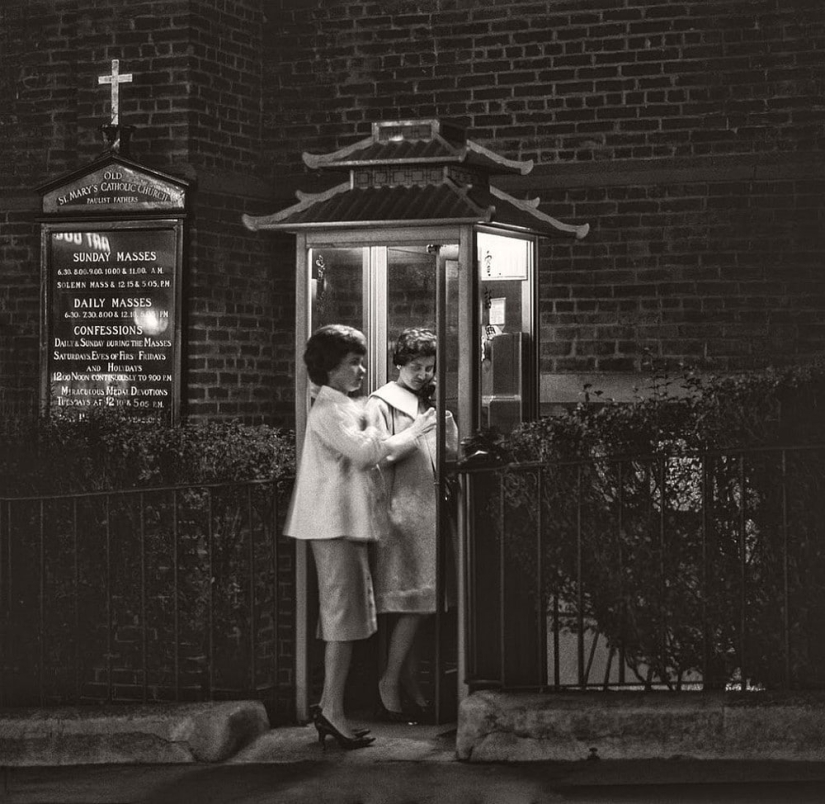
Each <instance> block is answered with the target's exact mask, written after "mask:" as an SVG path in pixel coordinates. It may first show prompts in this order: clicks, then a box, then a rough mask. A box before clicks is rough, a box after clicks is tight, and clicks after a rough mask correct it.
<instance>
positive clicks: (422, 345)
mask: <svg viewBox="0 0 825 804" xmlns="http://www.w3.org/2000/svg"><path fill="white" fill-rule="evenodd" d="M436 351H437V350H436V339H435V333H434V332H433V331H432V330H431V329H420V328H419V327H410V328H409V329H405V330H404V331H403V332H402V333H401V335H399V336H398V342H397V343H396V344H395V351H394V352H393V355H392V363H393V365H394V366H406V365H407V363H409V362H410V361H411V360H415V359H416V358H417V357H435V355H436Z"/></svg>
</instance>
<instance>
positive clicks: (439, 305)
mask: <svg viewBox="0 0 825 804" xmlns="http://www.w3.org/2000/svg"><path fill="white" fill-rule="evenodd" d="M307 270H308V286H307V292H308V296H309V298H308V302H309V303H308V308H309V320H308V322H307V323H308V333H311V332H313V331H315V330H316V329H317V328H318V327H321V326H325V325H328V324H346V325H349V326H352V327H355V328H356V329H359V330H361V331H362V332H363V333H364V335H365V336H366V339H367V356H366V360H365V363H366V367H367V376H366V378H365V381H364V383H363V385H362V388H361V391H360V393H361V394H362V395H369V394H370V393H371V392H372V391H374V390H375V389H377V388H379V387H381V386H382V385H384V384H385V383H387V382H389V381H391V380H394V379H396V378H397V371H396V369H395V366H394V364H393V359H392V358H393V351H394V346H395V343H396V341H397V339H398V336H399V335H400V334H401V332H403V331H404V330H405V329H406V328H408V327H419V328H424V329H430V330H432V331H433V332H435V333H436V334H437V336H438V359H437V374H436V377H437V388H438V390H437V393H436V398H435V402H436V406H437V407H438V409H439V413H440V414H441V416H442V417H443V415H444V413H445V411H447V410H449V411H450V412H451V413H452V415H453V417H454V419H455V421H456V422H458V420H459V411H458V371H459V362H460V360H461V354H460V351H459V337H458V304H457V299H458V280H459V269H458V246H457V245H454V246H449V245H448V246H433V245H429V244H426V243H414V244H399V245H380V246H374V245H369V246H361V245H357V246H339V245H335V246H316V247H312V248H309V249H308V251H307ZM448 446H449V445H447V444H446V443H445V431H444V428H443V427H439V429H438V450H437V455H438V461H437V464H438V465H437V467H436V476H435V478H434V482H435V483H436V487H437V499H442V500H443V499H444V497H445V495H444V494H443V486H444V480H443V476H442V475H443V473H442V468H443V463H444V461H445V460H450V459H454V458H455V455H454V453H453V452H451V450H450V449H448ZM438 522H439V527H438V533H437V537H436V548H435V549H436V550H437V551H438V560H437V566H438V567H439V573H438V582H437V595H436V596H437V599H438V600H439V606H438V611H437V612H436V615H435V616H434V617H429V618H427V621H426V622H425V625H424V626H423V627H422V632H421V633H420V635H419V648H420V655H421V660H422V661H421V676H422V680H423V681H424V684H425V686H426V688H427V691H428V694H429V695H431V696H432V698H433V700H434V702H435V703H436V708H437V713H438V716H439V719H440V720H441V721H445V720H450V719H453V718H454V716H455V707H456V704H457V701H456V690H455V687H456V683H457V675H456V661H457V659H456V638H455V631H456V625H455V602H456V590H455V575H456V557H455V535H454V532H455V529H454V519H453V518H452V516H451V513H450V512H449V511H447V510H444V511H442V512H441V515H440V516H439V517H438ZM311 574H312V573H309V575H311ZM307 582H308V585H309V586H311V587H312V589H313V590H314V578H311V577H308V578H307ZM308 591H310V590H308ZM314 594H316V595H317V592H316V593H314ZM310 597H311V598H312V597H314V595H313V594H312V591H310ZM308 602H309V605H310V609H309V611H308V613H309V616H310V619H311V618H312V617H314V616H315V614H316V612H315V605H314V604H313V603H312V602H310V601H308ZM381 619H384V618H381ZM386 631H387V628H386V626H385V625H383V624H382V626H381V628H380V631H379V636H378V639H377V640H374V642H375V643H376V644H374V645H373V646H372V647H371V648H367V649H366V650H365V651H361V653H362V661H361V662H360V664H359V662H358V661H357V654H356V662H355V663H354V666H353V671H352V672H351V676H355V677H354V678H352V679H351V682H352V683H351V685H350V686H352V687H353V688H354V689H353V690H352V692H351V698H352V704H353V707H354V708H356V709H357V708H360V707H363V706H367V705H368V704H369V703H370V702H374V695H375V692H374V691H375V684H376V683H377V675H376V674H377V672H378V666H379V665H380V664H381V662H382V658H381V654H382V652H383V651H384V650H385V647H386V646H385V644H384V642H385V640H386V637H387V633H386ZM313 633H314V623H313V622H308V623H307V634H308V635H311V634H313ZM309 641H310V642H311V641H312V640H311V639H310V640H309ZM307 648H308V654H309V667H308V670H309V672H310V679H309V684H310V686H311V687H312V688H317V686H318V684H319V682H320V679H321V669H322V662H321V652H320V650H319V646H318V645H315V646H314V647H313V646H311V645H308V646H307ZM299 649H300V648H299ZM364 657H366V658H364ZM373 676H374V677H373ZM313 693H314V690H313V691H310V692H309V697H310V698H312V696H313ZM370 696H371V697H370Z"/></svg>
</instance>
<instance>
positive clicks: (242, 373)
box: [0, 0, 294, 425]
mask: <svg viewBox="0 0 825 804" xmlns="http://www.w3.org/2000/svg"><path fill="white" fill-rule="evenodd" d="M263 5H264V4H262V3H261V2H260V0H233V1H232V2H227V3H223V4H221V6H220V8H219V9H218V8H216V7H215V4H214V3H212V2H207V0H197V1H196V2H192V1H191V0H144V1H143V2H140V1H139V0H138V2H126V1H125V0H96V2H84V3H77V2H58V1H57V0H51V2H23V1H22V0H9V2H7V3H4V4H3V7H2V9H0V108H2V109H3V112H2V117H0V149H2V153H3V156H4V158H3V159H0V193H2V197H3V204H2V208H0V226H2V231H3V235H4V236H3V238H2V240H0V260H2V265H3V271H2V273H0V388H2V389H3V393H2V394H0V405H2V411H4V412H6V413H9V412H12V413H14V412H18V411H20V410H22V409H27V408H28V409H31V407H33V406H34V405H36V402H37V399H38V393H39V390H38V384H39V370H38V363H39V353H38V344H39V309H40V296H39V287H40V244H39V226H38V224H37V222H36V217H37V215H38V212H39V201H40V199H39V196H38V195H37V193H36V192H35V189H36V188H37V187H38V186H39V185H40V184H42V183H44V182H46V181H49V180H53V179H55V178H58V177H59V176H61V175H63V174H65V173H68V172H70V171H73V170H76V169H78V168H79V167H82V166H83V165H85V164H87V163H89V162H90V161H92V160H93V159H95V158H96V157H98V156H99V155H100V154H101V153H102V152H103V148H104V145H103V141H102V139H101V137H100V134H99V130H98V129H99V126H100V124H101V123H102V122H104V121H107V120H108V116H109V94H108V92H107V91H106V89H105V88H103V87H100V86H98V84H97V76H98V75H102V74H105V73H107V72H108V70H109V65H110V60H111V59H112V58H119V59H120V62H121V72H131V73H132V74H133V76H134V79H133V82H132V83H130V84H125V85H123V86H122V87H121V122H122V123H124V124H128V125H132V126H134V127H135V131H134V134H133V136H132V144H131V153H130V156H131V158H133V159H135V160H136V161H138V162H141V163H142V164H145V165H147V166H148V167H150V168H156V169H158V170H161V171H165V172H169V173H171V174H173V175H179V176H182V177H184V178H186V179H188V180H190V181H191V182H192V189H191V190H190V200H191V202H192V203H191V210H190V216H189V220H188V222H187V226H188V237H187V244H186V257H185V269H184V297H183V298H184V310H185V314H184V327H185V329H184V333H183V342H184V353H183V356H182V357H183V360H182V365H183V377H182V386H183V388H182V407H183V410H182V413H183V415H184V416H188V417H190V418H202V417H210V418H242V419H243V420H245V421H248V422H259V421H267V422H270V423H275V424H278V423H282V424H287V425H288V424H290V423H291V422H292V415H293V411H292V381H291V376H292V373H293V372H292V361H293V357H292V327H293V321H294V317H293V316H294V312H293V308H294V280H293V279H292V275H291V274H292V271H291V270H290V271H284V276H283V281H273V280H274V279H275V276H274V271H273V266H278V267H279V268H280V267H281V266H283V265H284V264H289V265H290V266H291V265H292V264H293V261H294V256H293V252H292V251H291V246H289V245H288V246H287V247H286V251H285V250H284V243H283V242H279V241H276V240H274V239H272V238H269V239H266V238H261V237H260V236H257V235H253V234H252V233H250V232H248V231H247V230H246V229H245V228H244V227H243V225H242V223H241V214H242V213H243V212H246V211H252V212H260V211H264V210H268V209H271V207H272V204H273V198H274V197H275V194H274V192H273V189H272V187H271V186H270V184H269V182H267V181H265V180H262V179H261V172H262V171H261V167H262V164H263V162H262V154H261V149H260V135H261V125H262V108H261V86H262V84H261V80H262V59H263V24H262V19H263V15H262V11H261V8H262V6H263ZM6 157H8V158H6ZM287 334H288V335H287Z"/></svg>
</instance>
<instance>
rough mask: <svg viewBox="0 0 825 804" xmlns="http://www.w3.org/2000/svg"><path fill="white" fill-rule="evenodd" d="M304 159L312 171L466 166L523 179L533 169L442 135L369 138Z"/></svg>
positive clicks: (527, 163) (309, 155)
mask: <svg viewBox="0 0 825 804" xmlns="http://www.w3.org/2000/svg"><path fill="white" fill-rule="evenodd" d="M303 160H304V164H305V165H307V167H310V168H313V169H318V168H340V169H344V168H357V167H376V166H383V165H387V166H399V165H450V164H458V165H460V164H465V165H471V166H478V167H482V168H484V169H486V171H487V172H488V173H491V174H502V173H517V174H521V175H522V176H525V175H527V174H528V173H529V172H530V171H531V170H532V169H533V161H532V160H526V161H523V160H518V159H507V158H506V157H504V156H499V155H498V154H496V153H494V152H493V151H491V150H489V149H488V148H485V147H484V146H483V145H479V144H478V143H476V142H472V141H470V140H468V141H466V142H464V143H461V144H460V145H457V144H454V143H451V142H449V141H448V140H446V139H444V138H443V137H441V136H436V137H434V138H433V139H431V140H416V141H412V142H410V141H407V140H402V141H399V142H380V143H378V142H375V141H374V140H373V138H372V137H369V138H367V139H365V140H361V141H359V142H356V143H354V144H352V145H348V146H346V147H345V148H341V149H339V150H337V151H333V152H332V153H329V154H310V153H304V154H303Z"/></svg>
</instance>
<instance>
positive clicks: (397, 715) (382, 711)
mask: <svg viewBox="0 0 825 804" xmlns="http://www.w3.org/2000/svg"><path fill="white" fill-rule="evenodd" d="M375 717H376V718H378V720H383V721H385V722H386V723H403V724H404V725H405V726H417V725H418V721H417V720H416V719H415V718H414V717H412V716H411V715H408V714H406V713H405V712H396V711H394V710H392V709H387V707H386V706H385V705H384V701H383V700H382V698H381V693H380V692H379V693H378V702H377V704H376V706H375Z"/></svg>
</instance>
